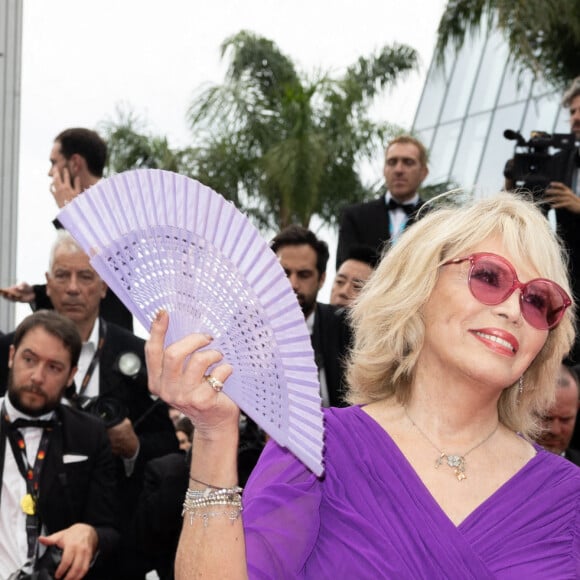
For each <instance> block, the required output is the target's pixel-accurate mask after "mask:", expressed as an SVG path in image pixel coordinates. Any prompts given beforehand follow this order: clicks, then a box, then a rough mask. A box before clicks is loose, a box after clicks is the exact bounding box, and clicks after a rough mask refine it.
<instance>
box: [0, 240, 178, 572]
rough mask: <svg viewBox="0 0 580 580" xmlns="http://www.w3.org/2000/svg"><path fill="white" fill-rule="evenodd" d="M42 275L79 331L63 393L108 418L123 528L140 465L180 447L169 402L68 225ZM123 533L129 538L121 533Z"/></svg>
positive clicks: (128, 557)
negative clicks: (159, 397) (158, 396)
mask: <svg viewBox="0 0 580 580" xmlns="http://www.w3.org/2000/svg"><path fill="white" fill-rule="evenodd" d="M46 280H47V293H48V296H49V297H50V298H51V300H52V302H53V304H54V308H55V310H56V311H57V312H58V313H59V314H61V315H63V316H66V317H67V318H69V319H70V320H72V321H73V323H74V325H75V326H76V328H77V330H78V332H79V334H80V335H81V340H82V342H83V344H82V350H81V355H80V358H79V364H78V367H79V372H78V374H77V379H76V380H75V385H74V388H72V389H71V391H70V392H67V394H66V396H67V398H69V399H70V401H71V404H73V405H78V406H82V407H83V408H87V409H92V412H93V413H95V414H97V415H99V416H100V417H103V418H104V420H105V423H106V427H107V434H108V436H109V440H110V442H111V447H112V450H113V455H114V457H115V461H114V463H115V468H116V472H117V480H118V486H117V490H116V496H117V498H118V500H119V504H120V523H121V531H122V532H124V531H125V528H126V527H127V526H128V525H129V522H130V521H131V519H132V517H133V513H134V510H135V508H136V505H137V499H138V496H139V493H140V491H141V488H142V485H143V473H144V470H145V465H146V464H147V462H148V461H149V460H150V459H153V458H155V457H160V456H162V455H165V454H167V453H172V452H174V451H177V450H178V448H179V447H178V443H177V438H176V436H175V429H174V427H173V424H172V423H171V420H170V419H169V414H168V412H167V406H166V405H165V404H164V403H163V402H161V401H158V402H156V401H153V399H152V398H151V396H150V394H149V390H148V386H147V372H146V368H145V353H144V349H145V342H144V340H143V339H141V338H139V337H137V336H135V335H134V334H133V333H131V332H129V331H128V330H126V329H124V328H122V327H120V326H118V325H116V324H113V323H110V322H106V321H105V320H104V319H103V318H102V317H101V316H100V310H99V308H100V304H101V298H102V297H103V296H104V294H105V292H106V290H107V287H106V284H105V283H104V282H103V280H102V279H101V278H100V277H99V275H98V274H97V272H96V271H95V270H94V268H93V267H92V266H91V264H90V261H89V257H88V256H87V254H85V252H84V251H83V250H82V249H81V248H80V247H79V246H78V244H77V243H76V242H75V240H74V239H73V238H72V236H71V235H70V234H69V233H68V232H66V231H65V230H59V231H58V232H57V237H56V240H55V243H54V244H53V247H52V250H51V255H50V262H49V271H48V272H47V273H46ZM11 339H12V336H11V335H10V334H8V335H5V336H2V337H0V389H1V388H2V386H3V385H4V384H5V380H3V379H5V377H4V376H3V373H4V372H5V360H6V358H7V350H8V345H9V344H10V343H11ZM87 403H89V404H88V405H87ZM122 539H123V541H125V540H127V534H126V533H124V534H123V537H122ZM122 555H123V558H122V559H121V562H120V564H119V575H118V576H116V577H119V578H129V577H131V578H138V576H136V575H135V574H134V573H133V566H137V565H138V564H139V563H138V562H135V561H134V558H133V556H132V554H131V553H129V551H128V550H127V549H125V548H124V547H123V551H122ZM112 577H113V576H109V578H112Z"/></svg>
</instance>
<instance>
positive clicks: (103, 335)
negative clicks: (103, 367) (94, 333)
mask: <svg viewBox="0 0 580 580" xmlns="http://www.w3.org/2000/svg"><path fill="white" fill-rule="evenodd" d="M98 322H99V323H100V333H99V334H100V337H99V343H98V344H97V350H95V352H94V354H93V358H92V359H91V362H90V363H89V366H88V368H87V372H86V373H85V376H84V377H83V382H82V383H81V386H80V388H79V392H78V393H75V394H74V395H73V398H74V399H76V398H77V397H80V396H81V395H83V394H84V392H85V391H86V390H87V387H88V386H89V382H90V380H91V377H92V376H93V373H94V372H95V367H96V366H97V363H98V362H99V358H100V357H101V353H102V351H103V346H104V345H105V339H106V337H107V324H106V322H105V321H104V320H100V319H99V320H98Z"/></svg>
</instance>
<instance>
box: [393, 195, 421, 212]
mask: <svg viewBox="0 0 580 580" xmlns="http://www.w3.org/2000/svg"><path fill="white" fill-rule="evenodd" d="M387 209H388V210H389V211H391V210H394V209H402V210H403V211H404V212H405V213H406V214H407V215H411V214H412V213H414V212H415V210H416V209H417V205H416V204H414V203H399V202H398V201H397V200H396V199H394V198H392V197H391V199H389V202H388V203H387Z"/></svg>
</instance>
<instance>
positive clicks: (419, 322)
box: [347, 193, 574, 437]
mask: <svg viewBox="0 0 580 580" xmlns="http://www.w3.org/2000/svg"><path fill="white" fill-rule="evenodd" d="M492 236H497V237H499V238H500V239H501V240H502V241H503V243H504V245H505V247H506V249H507V251H508V252H509V253H510V254H511V255H512V256H513V258H514V260H516V261H517V262H520V263H525V264H530V265H531V266H532V267H533V268H534V269H535V270H536V271H537V272H539V273H540V276H541V277H545V278H549V279H551V280H554V281H555V282H556V283H558V284H559V285H560V286H562V288H563V289H564V290H566V292H567V293H568V294H569V295H571V292H570V285H569V282H568V274H567V267H566V266H567V262H566V257H565V254H564V252H563V250H562V247H561V245H560V242H559V240H558V238H557V236H556V235H555V234H554V232H553V231H552V230H551V229H550V226H549V224H548V220H546V218H545V217H544V216H543V215H542V213H541V212H540V211H539V210H538V209H537V208H536V207H535V206H534V205H533V204H532V203H530V202H529V201H527V200H525V199H523V198H521V197H519V196H516V195H514V194H510V193H499V194H497V195H494V196H492V197H488V198H486V199H483V200H479V201H471V202H469V203H467V204H465V205H462V206H459V207H442V208H439V209H433V210H432V211H430V212H429V213H428V214H427V215H426V216H425V217H424V218H423V219H421V220H420V221H419V222H417V223H416V224H414V225H413V226H412V227H410V228H409V229H408V230H407V231H406V232H405V233H404V234H403V235H402V236H401V237H400V238H399V240H398V241H397V243H396V244H395V245H394V246H393V247H392V248H390V249H388V250H387V251H386V252H385V255H384V257H383V259H382V260H381V262H380V264H379V266H378V267H377V269H376V271H375V272H374V273H373V275H372V276H371V278H370V279H369V280H368V281H367V283H366V284H365V287H364V289H363V291H362V293H361V294H360V296H359V298H358V299H357V301H356V302H355V305H354V307H353V308H352V309H351V311H350V319H351V323H352V327H353V332H354V345H353V349H352V352H351V355H350V359H349V361H348V368H347V381H348V384H349V391H348V394H347V398H348V401H349V402H350V403H352V404H365V403H370V402H372V401H377V400H381V399H385V398H389V397H393V396H394V397H396V398H397V400H398V401H399V402H401V403H402V404H404V403H406V402H407V401H408V399H409V397H410V389H411V384H412V382H413V376H414V373H415V367H416V364H417V359H418V357H419V353H420V352H421V348H422V346H423V340H424V334H425V325H424V320H423V315H422V309H423V306H424V305H425V303H426V302H427V300H428V299H429V297H430V296H431V292H432V291H433V288H434V286H435V283H436V282H437V278H438V275H439V269H440V267H441V266H442V265H443V264H444V263H445V262H446V261H447V260H449V259H452V258H457V257H461V256H465V255H466V253H467V252H468V251H469V250H470V249H471V248H473V247H474V246H476V245H478V244H480V243H482V242H484V241H485V240H487V239H488V238H490V237H492ZM573 321H574V305H573V306H572V307H570V308H568V310H567V311H566V313H565V315H564V317H563V318H562V320H561V322H560V324H559V325H558V326H556V328H554V329H552V330H551V331H549V334H548V338H547V340H546V342H545V343H544V346H543V347H542V349H541V351H540V352H539V353H538V355H537V356H536V358H535V359H534V361H533V362H532V364H531V365H530V366H529V368H528V369H527V370H526V371H525V373H524V376H523V380H524V390H523V393H522V394H521V395H519V396H518V384H519V381H518V382H516V383H515V384H513V385H506V388H505V389H504V391H503V393H502V395H501V397H500V400H499V403H498V410H499V418H500V421H501V422H502V423H503V424H505V425H506V426H507V427H509V428H510V429H513V430H514V431H518V432H521V433H522V434H524V435H525V436H527V437H532V436H534V435H535V434H536V433H537V432H538V430H539V429H540V426H539V419H538V416H539V415H541V414H542V413H543V412H544V411H545V410H546V409H547V408H548V407H549V406H550V405H551V403H552V401H553V399H554V397H555V389H556V377H557V373H558V369H559V366H560V363H561V361H562V359H563V358H564V357H565V355H566V354H567V353H568V351H569V350H570V347H571V345H572V342H573V340H574V322H573Z"/></svg>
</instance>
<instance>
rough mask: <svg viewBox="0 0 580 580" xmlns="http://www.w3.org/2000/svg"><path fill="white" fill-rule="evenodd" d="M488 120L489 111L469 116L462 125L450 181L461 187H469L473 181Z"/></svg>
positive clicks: (485, 136) (489, 117) (483, 143)
mask: <svg viewBox="0 0 580 580" xmlns="http://www.w3.org/2000/svg"><path fill="white" fill-rule="evenodd" d="M490 120H491V113H490V112H489V113H483V114H481V115H476V116H474V117H469V118H468V119H467V121H466V123H465V125H464V127H463V133H462V134H461V140H460V142H459V148H458V149H457V154H456V156H455V161H454V162H453V167H452V168H451V179H452V181H455V182H457V183H458V184H459V185H460V186H461V187H465V188H470V187H471V186H473V184H474V183H475V175H476V173H477V169H478V167H479V161H480V159H481V152H482V151H483V147H484V145H485V140H486V138H487V131H488V129H489V122H490Z"/></svg>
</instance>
